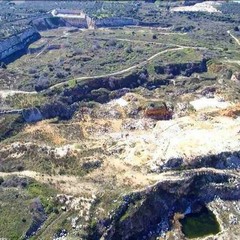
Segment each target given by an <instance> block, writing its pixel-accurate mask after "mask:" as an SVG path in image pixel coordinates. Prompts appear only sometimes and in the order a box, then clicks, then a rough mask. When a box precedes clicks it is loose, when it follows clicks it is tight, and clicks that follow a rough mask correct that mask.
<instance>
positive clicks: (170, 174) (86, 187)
mask: <svg viewBox="0 0 240 240" xmlns="http://www.w3.org/2000/svg"><path fill="white" fill-rule="evenodd" d="M208 172H209V173H211V172H212V173H215V174H228V175H229V176H232V177H236V178H240V173H239V172H236V171H233V170H222V169H215V168H206V167H202V168H197V169H190V170H185V171H183V173H184V174H187V175H189V174H190V175H191V174H196V173H197V174H204V173H208ZM12 175H17V176H23V177H30V178H33V179H35V180H37V181H39V182H42V183H48V184H49V183H51V184H52V185H53V186H54V187H57V189H59V190H61V191H62V192H64V193H67V194H73V195H77V194H79V193H82V192H85V193H91V194H93V193H94V194H96V193H97V192H98V189H101V188H99V187H100V186H97V185H96V183H93V182H91V181H86V180H83V179H81V178H79V177H76V176H71V175H70V176H67V175H54V176H53V175H52V176H50V175H47V174H43V173H40V172H35V171H30V170H26V171H22V172H8V173H7V172H0V177H7V176H12ZM149 177H150V175H149ZM152 177H153V179H154V182H155V183H154V184H152V185H151V186H154V185H156V184H158V183H159V182H164V181H179V180H181V179H183V178H186V177H184V176H181V175H179V171H174V170H169V171H167V172H163V173H160V174H157V175H152ZM144 189H145V188H143V189H142V191H143V190H144Z"/></svg>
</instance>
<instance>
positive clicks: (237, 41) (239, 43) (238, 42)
mask: <svg viewBox="0 0 240 240" xmlns="http://www.w3.org/2000/svg"><path fill="white" fill-rule="evenodd" d="M227 33H228V34H229V35H230V36H231V37H232V38H233V39H234V40H235V41H236V43H237V44H238V45H239V46H240V41H239V40H238V39H237V38H236V37H235V36H234V35H233V34H232V33H231V32H230V31H229V30H228V31H227Z"/></svg>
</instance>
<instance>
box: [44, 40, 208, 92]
mask: <svg viewBox="0 0 240 240" xmlns="http://www.w3.org/2000/svg"><path fill="white" fill-rule="evenodd" d="M161 45H162V44H161ZM175 46H178V47H177V48H171V49H166V50H163V51H161V52H158V53H156V54H154V55H152V56H151V57H149V58H148V59H147V60H144V61H143V62H141V63H138V64H136V65H133V66H131V67H129V68H126V69H123V70H120V71H117V72H113V73H108V74H103V75H97V76H90V77H77V78H74V80H77V81H79V80H80V81H81V80H90V79H96V78H104V77H113V76H117V75H121V74H124V73H127V72H130V71H132V70H134V69H137V68H139V67H143V66H145V65H147V64H148V63H149V62H150V61H152V60H153V59H155V58H156V57H158V56H160V55H162V54H165V53H167V52H176V51H181V50H183V49H206V48H202V47H187V46H180V45H175ZM68 81H69V80H66V81H64V82H61V83H57V84H55V85H52V86H51V87H50V88H49V89H54V88H56V87H60V86H62V85H64V84H65V83H66V82H68Z"/></svg>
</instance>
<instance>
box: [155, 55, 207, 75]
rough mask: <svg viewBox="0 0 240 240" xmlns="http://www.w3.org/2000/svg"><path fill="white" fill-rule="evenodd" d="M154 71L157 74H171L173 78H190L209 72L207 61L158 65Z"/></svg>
mask: <svg viewBox="0 0 240 240" xmlns="http://www.w3.org/2000/svg"><path fill="white" fill-rule="evenodd" d="M154 70H155V72H156V73H157V74H169V75H173V76H177V75H180V74H181V75H183V76H188V77H189V76H190V75H191V74H193V73H202V72H206V71H207V66H206V60H205V59H203V60H202V61H200V62H192V63H174V64H166V65H156V66H154Z"/></svg>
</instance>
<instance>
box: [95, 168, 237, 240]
mask: <svg viewBox="0 0 240 240" xmlns="http://www.w3.org/2000/svg"><path fill="white" fill-rule="evenodd" d="M230 179H232V180H231V181H232V182H231V184H230V183H229V182H230ZM233 179H235V177H234V176H232V175H228V174H225V173H224V172H221V173H220V172H219V173H217V172H214V170H204V171H199V172H191V173H190V172H189V173H187V174H186V176H185V178H184V179H182V180H180V179H178V180H174V181H172V180H171V179H170V178H169V181H161V182H159V183H157V184H155V185H154V186H152V187H148V188H147V189H146V190H145V191H142V192H137V193H133V194H132V195H129V196H127V197H125V198H124V200H123V204H122V205H121V206H120V208H119V209H117V211H116V212H115V213H114V214H113V215H112V216H111V217H110V220H109V221H110V222H111V224H109V227H108V228H107V229H106V228H105V227H103V226H102V225H101V224H99V225H98V228H99V230H100V229H101V230H102V229H106V230H105V231H103V233H100V235H101V236H102V238H101V239H103V240H104V239H105V240H107V239H109V240H110V239H135V240H136V239H153V238H152V237H154V236H155V237H156V236H159V235H161V233H163V232H166V231H168V230H169V229H170V228H171V227H172V222H171V219H173V216H174V214H175V213H182V214H184V213H185V212H186V210H187V209H191V211H192V212H194V211H196V210H197V209H196V208H198V207H199V205H200V206H205V205H206V204H208V203H209V202H211V201H213V199H214V198H216V197H220V198H221V199H224V200H236V199H239V196H240V195H239V194H240V191H239V184H238V181H237V180H236V179H235V180H236V181H234V180H233ZM206 192H208V194H206ZM105 223H106V222H105ZM101 230H100V231H101ZM143 236H144V237H143ZM154 239H155V238H154Z"/></svg>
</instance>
